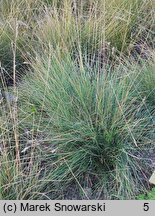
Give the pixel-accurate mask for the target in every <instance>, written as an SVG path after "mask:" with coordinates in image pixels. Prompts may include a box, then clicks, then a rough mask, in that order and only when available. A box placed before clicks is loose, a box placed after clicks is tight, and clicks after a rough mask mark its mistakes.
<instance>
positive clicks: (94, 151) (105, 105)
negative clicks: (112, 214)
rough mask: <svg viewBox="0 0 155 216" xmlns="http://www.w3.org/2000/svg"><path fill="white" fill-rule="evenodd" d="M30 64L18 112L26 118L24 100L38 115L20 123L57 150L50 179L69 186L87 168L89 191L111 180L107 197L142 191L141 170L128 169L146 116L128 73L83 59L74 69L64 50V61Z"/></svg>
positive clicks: (147, 122) (144, 137)
mask: <svg viewBox="0 0 155 216" xmlns="http://www.w3.org/2000/svg"><path fill="white" fill-rule="evenodd" d="M67 55H68V56H67ZM34 67H35V68H36V71H35V73H34V74H31V75H29V76H28V77H26V78H25V80H24V84H23V85H22V86H21V90H20V93H21V94H20V95H21V97H20V98H21V101H22V102H21V107H20V109H21V111H22V110H23V111H22V113H21V115H22V116H23V118H24V119H26V118H25V117H26V116H27V115H28V113H29V111H28V110H29V109H27V110H26V109H25V107H29V105H28V103H27V101H29V102H30V103H33V104H34V105H35V106H36V107H38V110H41V109H42V110H43V111H44V113H41V114H40V116H41V117H40V118H39V121H38V122H37V118H36V120H35V123H34V121H25V123H24V122H23V123H22V127H23V125H24V124H26V125H27V126H28V127H29V128H33V127H34V124H35V125H38V127H37V130H39V131H44V132H45V133H46V134H48V137H49V142H48V145H49V148H52V146H55V148H57V153H56V155H57V157H56V158H57V159H56V161H55V163H57V167H56V169H53V171H52V174H51V178H52V180H53V181H56V180H57V179H58V180H59V181H64V180H65V181H66V184H71V182H73V181H75V179H76V180H77V181H79V182H80V184H83V183H82V182H81V179H83V176H84V175H85V173H87V172H89V175H92V176H93V175H95V176H97V177H98V180H97V181H95V182H94V184H93V187H94V190H96V189H97V187H101V185H103V184H104V183H105V182H106V184H109V185H110V184H111V181H113V184H114V185H115V186H116V188H117V189H116V188H115V189H112V188H110V189H109V190H108V191H107V194H106V195H105V196H106V197H108V198H112V197H111V190H112V191H113V193H112V194H113V196H115V197H118V198H122V199H125V198H129V199H130V198H132V197H134V195H135V194H136V193H137V192H138V191H139V190H140V189H142V188H143V189H144V190H145V186H144V185H143V184H142V182H141V180H140V176H139V175H141V174H140V173H141V170H139V172H140V173H139V174H135V172H134V171H133V170H134V169H135V168H136V167H137V166H139V165H138V164H139V162H137V160H136V159H135V158H134V156H133V157H132V155H134V153H133V152H135V153H136V151H138V149H137V147H138V145H139V143H141V145H143V144H144V143H145V141H147V140H148V139H149V133H150V132H151V131H149V125H150V124H151V122H150V119H151V118H150V116H149V115H148V114H147V110H145V105H144V104H143V102H142V101H139V100H138V96H137V97H136V96H135V91H136V86H135V85H133V84H134V83H132V81H131V80H130V78H129V76H127V75H126V73H121V72H120V71H119V69H118V70H116V71H115V72H114V73H111V71H110V70H108V71H104V69H103V71H100V73H98V70H97V68H96V70H94V71H93V72H92V71H91V70H89V67H88V66H87V65H85V64H84V63H83V68H81V69H80V68H78V65H77V64H76V62H74V61H72V60H71V57H70V56H69V54H67V53H66V58H65V59H64V58H63V59H58V58H57V57H56V56H55V57H54V56H53V57H52V59H51V58H50V59H48V58H46V57H45V58H44V59H38V62H37V63H36V65H35V66H34ZM124 70H125V67H124ZM128 73H129V71H128ZM137 81H138V80H137ZM36 89H37V91H36ZM32 93H33V94H32ZM22 106H23V107H22ZM26 111H27V112H26ZM25 115H26V116H25ZM38 115H39V113H38ZM24 116H25V117H24ZM49 118H50V119H49ZM147 126H148V132H147V135H146V128H147ZM35 128H36V126H35ZM50 146H51V147H50ZM131 152H132V153H131ZM141 166H143V165H141ZM123 167H125V169H124V168H123ZM73 174H74V175H73ZM105 179H106V180H105ZM63 184H64V185H65V183H64V182H63ZM113 184H112V185H113ZM109 187H110V186H109ZM125 188H126V189H125ZM125 190H126V192H125Z"/></svg>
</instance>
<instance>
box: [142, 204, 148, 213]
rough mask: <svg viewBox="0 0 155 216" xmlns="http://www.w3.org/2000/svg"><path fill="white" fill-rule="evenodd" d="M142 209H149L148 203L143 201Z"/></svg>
mask: <svg viewBox="0 0 155 216" xmlns="http://www.w3.org/2000/svg"><path fill="white" fill-rule="evenodd" d="M143 210H144V211H148V210H149V203H144V208H143Z"/></svg>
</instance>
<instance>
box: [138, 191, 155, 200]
mask: <svg viewBox="0 0 155 216" xmlns="http://www.w3.org/2000/svg"><path fill="white" fill-rule="evenodd" d="M137 199H138V200H155V188H152V190H151V191H149V192H148V193H146V194H140V195H139V196H138V197H137Z"/></svg>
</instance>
